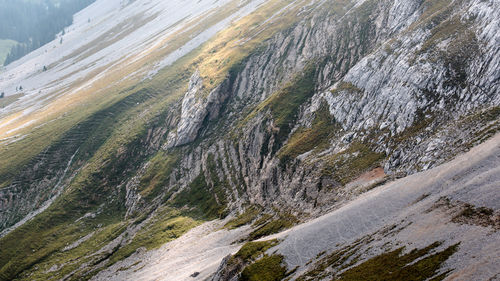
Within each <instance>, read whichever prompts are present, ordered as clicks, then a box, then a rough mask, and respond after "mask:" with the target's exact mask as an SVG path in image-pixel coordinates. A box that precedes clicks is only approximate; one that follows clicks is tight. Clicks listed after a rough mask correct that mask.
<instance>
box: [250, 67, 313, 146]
mask: <svg viewBox="0 0 500 281" xmlns="http://www.w3.org/2000/svg"><path fill="white" fill-rule="evenodd" d="M315 77H316V76H315V68H314V65H313V64H312V63H309V64H308V65H307V66H306V67H305V68H304V70H303V71H302V73H300V74H298V75H297V76H296V77H295V78H294V79H292V81H290V82H288V83H287V84H285V85H284V86H283V87H282V88H281V89H280V90H278V91H276V92H275V93H273V94H272V95H271V96H270V97H268V98H267V99H266V100H265V101H263V102H262V103H261V104H259V105H258V106H257V107H256V108H255V109H254V110H253V111H252V112H251V113H250V114H249V115H247V117H246V118H245V119H244V120H243V123H245V124H246V123H248V122H250V120H251V119H252V118H254V117H255V116H256V115H257V114H258V113H260V112H266V111H267V110H269V112H270V113H271V117H272V118H273V120H274V126H275V127H276V130H275V131H276V132H275V137H276V141H275V145H274V148H273V152H276V151H277V150H278V149H279V147H280V146H281V144H282V143H283V142H284V141H285V140H286V138H288V134H289V133H290V131H291V130H292V128H293V126H294V124H295V121H296V119H297V117H298V114H299V109H300V106H301V105H302V104H303V103H305V102H306V101H307V100H308V99H309V98H311V97H312V96H313V94H314V87H315Z"/></svg>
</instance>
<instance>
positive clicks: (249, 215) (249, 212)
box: [224, 205, 262, 229]
mask: <svg viewBox="0 0 500 281" xmlns="http://www.w3.org/2000/svg"><path fill="white" fill-rule="evenodd" d="M261 211H262V208H261V207H259V206H257V205H252V206H250V207H248V208H247V209H246V210H245V212H243V213H242V214H240V215H238V216H237V217H236V218H234V219H232V220H230V221H228V222H227V223H226V224H225V225H224V228H227V229H235V228H238V227H240V226H244V225H247V224H249V223H251V222H252V221H254V220H255V219H256V218H257V217H258V216H259V214H260V212H261Z"/></svg>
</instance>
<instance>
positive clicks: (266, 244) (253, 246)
mask: <svg viewBox="0 0 500 281" xmlns="http://www.w3.org/2000/svg"><path fill="white" fill-rule="evenodd" d="M277 244H278V241H277V240H269V241H257V242H247V243H246V244H245V245H243V246H242V247H241V249H240V250H239V251H238V252H237V253H236V254H235V255H234V256H233V258H240V259H242V260H243V261H245V262H250V261H253V260H256V259H257V258H259V257H260V256H261V255H263V254H264V253H265V252H266V251H267V250H268V249H270V248H272V247H274V246H275V245H277Z"/></svg>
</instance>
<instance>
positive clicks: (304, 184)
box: [167, 1, 500, 212]
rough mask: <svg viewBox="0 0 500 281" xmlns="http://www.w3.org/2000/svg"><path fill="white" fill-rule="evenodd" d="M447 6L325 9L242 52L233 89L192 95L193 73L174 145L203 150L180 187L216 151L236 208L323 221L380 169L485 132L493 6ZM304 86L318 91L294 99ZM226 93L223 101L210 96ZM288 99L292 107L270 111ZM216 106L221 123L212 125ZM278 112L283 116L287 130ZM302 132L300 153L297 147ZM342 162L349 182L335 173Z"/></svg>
mask: <svg viewBox="0 0 500 281" xmlns="http://www.w3.org/2000/svg"><path fill="white" fill-rule="evenodd" d="M445 2H446V1H443V2H440V3H428V2H415V1H383V2H378V1H361V2H358V3H356V4H354V3H352V6H351V7H350V9H349V11H348V12H347V13H345V14H342V13H341V14H337V11H335V10H334V9H333V10H332V9H331V6H329V4H328V3H326V4H323V6H321V8H317V9H312V10H311V11H309V13H308V16H306V17H305V18H304V19H303V20H302V21H301V22H299V23H297V24H296V25H295V26H294V27H292V28H290V29H288V30H286V31H284V32H282V33H279V34H277V35H276V36H274V37H273V38H272V39H271V40H269V41H268V42H266V43H265V45H264V46H263V47H261V50H260V51H259V52H258V53H257V54H254V55H252V56H250V57H248V58H247V59H246V61H245V62H244V64H243V65H242V67H241V71H240V72H239V73H238V74H237V75H236V77H235V78H234V79H230V78H228V80H231V81H230V83H229V82H228V81H226V82H225V83H229V84H230V86H229V89H228V87H221V88H216V89H215V90H214V91H213V92H212V93H210V95H209V97H208V98H203V97H199V98H198V99H197V98H196V94H195V92H196V87H197V86H195V85H196V83H201V82H199V79H201V78H199V75H198V73H195V74H194V75H193V77H192V81H191V82H190V85H189V90H188V92H187V93H186V95H185V97H184V99H183V102H182V114H181V120H180V122H179V125H178V129H177V131H176V133H175V134H176V137H175V141H174V138H172V141H170V140H169V145H168V146H167V148H172V147H174V146H179V145H185V144H187V143H189V142H190V141H193V140H194V139H195V138H197V137H198V139H199V140H200V141H201V142H200V141H198V142H199V144H197V148H196V149H193V150H191V149H185V150H183V154H184V155H185V157H183V160H181V165H180V166H181V167H182V169H179V170H177V171H176V172H174V173H176V176H175V178H180V179H181V186H187V184H188V183H189V182H190V181H189V180H188V181H186V180H185V179H194V178H195V177H196V176H197V175H198V173H199V172H200V171H202V172H204V173H206V176H207V177H208V174H209V172H208V168H207V164H206V159H207V158H208V157H209V156H210V155H212V156H213V157H214V159H215V160H216V161H215V162H216V163H217V164H216V166H217V171H218V176H219V177H220V178H223V179H227V182H228V183H229V185H230V186H231V188H230V189H229V190H228V191H227V192H228V194H227V196H228V197H233V198H236V199H235V200H232V203H233V204H236V205H241V204H242V202H247V201H250V202H252V203H258V204H264V205H266V204H274V205H284V206H288V207H289V208H293V209H295V210H307V211H306V212H317V211H318V210H321V205H327V206H329V204H331V202H333V201H336V200H344V199H346V198H345V197H346V194H345V193H346V192H347V191H346V190H345V189H344V188H343V187H342V186H344V185H345V183H347V182H349V181H351V180H354V179H356V178H357V177H358V176H361V175H362V174H363V173H364V172H368V171H369V170H371V169H374V168H376V167H377V166H381V167H383V168H384V170H385V173H387V174H389V175H394V176H401V175H405V174H411V173H414V172H416V171H421V170H425V169H429V168H431V167H434V166H436V165H438V164H440V163H443V162H444V161H446V160H448V159H450V158H451V157H452V156H454V155H456V154H457V153H459V152H460V151H464V150H466V149H467V148H468V147H470V146H471V145H473V144H474V143H475V142H476V141H478V140H480V139H481V138H483V137H484V134H490V135H491V133H492V132H494V131H496V130H497V128H498V122H497V116H498V105H499V103H500V96H499V91H498V86H497V85H498V79H499V72H498V66H499V61H498V57H499V47H498V44H496V43H495V42H497V41H498V40H499V39H498V34H497V33H494V32H491V30H492V29H495V26H497V25H498V20H496V18H497V16H498V15H497V14H498V9H497V8H498V7H497V6H498V3H494V2H474V1H466V2H452V1H449V2H446V3H445ZM325 7H329V8H330V9H326V8H325ZM298 76H300V77H299V78H297V77H298ZM197 81H198V82H197ZM301 84H310V85H308V86H309V87H310V89H309V90H307V91H304V92H300V90H297V89H299V88H300V87H301V86H303V85H301ZM199 85H201V84H199ZM198 87H201V86H198ZM293 91H298V92H300V93H298V94H297V93H294V92H293ZM227 95H228V96H229V98H228V101H227V102H225V98H222V99H221V98H218V99H216V101H215V102H213V101H210V97H212V96H224V97H225V96H227ZM297 95H301V96H297ZM198 96H201V95H200V94H198ZM288 99H290V101H288ZM294 99H295V100H297V101H298V102H297V103H294ZM280 103H283V104H286V106H288V107H289V108H288V109H287V110H289V111H293V112H291V113H290V112H285V113H283V112H280V111H279V110H281V109H275V108H279V105H280ZM188 104H189V105H190V106H187V105H188ZM322 106H326V107H327V109H328V112H329V115H330V118H331V119H332V120H333V121H332V122H333V123H334V125H332V126H331V127H329V129H330V130H331V131H330V132H328V133H327V136H328V137H329V139H327V140H323V141H324V142H325V143H323V144H321V145H319V146H317V145H315V144H314V142H318V141H317V140H315V138H314V136H311V135H306V136H304V135H303V134H302V132H303V131H304V130H312V135H314V134H317V135H319V137H320V138H321V137H323V135H321V134H323V133H324V132H321V131H314V130H318V129H319V128H317V127H316V126H315V125H314V124H313V123H314V119H315V118H324V116H321V117H318V116H319V115H320V113H319V112H320V111H321V110H322V109H323V107H322ZM222 107H223V108H222ZM294 107H295V108H294ZM221 108H222V109H221ZM220 110H222V114H221V116H220V117H219V118H218V119H217V120H215V121H214V119H213V118H209V120H212V121H209V120H208V121H207V120H205V119H206V117H207V115H208V114H209V112H212V113H213V114H214V115H215V116H218V115H219V114H218V113H219V111H220ZM242 112H243V113H245V112H247V114H246V115H241V113H242ZM282 114H285V115H286V114H288V115H286V116H285V117H286V118H285V119H286V120H285V122H286V123H284V122H283V121H281V120H280V118H282ZM203 121H207V122H206V123H205V124H203ZM280 122H281V124H277V123H280ZM202 124H203V125H204V127H203V126H202ZM171 134H172V133H171ZM297 136H298V137H299V138H302V140H300V139H299V144H295V143H293V142H296V137H297ZM306 138H309V139H306ZM300 142H312V143H310V144H308V143H300ZM294 146H296V147H294ZM301 146H302V147H301ZM303 146H305V147H306V148H304V147H303ZM294 149H295V150H297V152H294V153H291V155H292V156H293V157H290V158H286V160H287V161H286V162H284V161H283V159H285V156H289V155H286V154H287V151H289V150H292V152H293V150H294ZM288 154H290V153H288ZM339 156H341V157H344V158H346V159H350V160H349V161H351V163H349V164H344V163H343V162H348V161H340V160H338V159H336V158H338V157H339ZM358 156H359V157H358ZM367 158H368V159H367ZM363 161H365V162H366V161H368V163H361V162H363ZM332 162H333V163H332ZM357 162H359V163H357ZM344 166H347V168H348V169H350V170H351V171H352V174H350V175H349V176H346V175H342V174H338V173H342V172H343V171H344V169H345V168H344ZM336 168H337V169H338V171H336V170H335V169H336ZM182 182H184V183H183V184H182ZM172 185H173V186H177V182H176V184H172ZM241 187H243V188H244V190H245V191H244V192H238V189H240V188H241ZM351 188H352V186H351ZM240 198H241V199H243V200H240ZM284 206H281V207H284ZM299 206H300V208H297V207H299ZM304 207H305V208H304Z"/></svg>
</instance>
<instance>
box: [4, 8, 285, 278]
mask: <svg viewBox="0 0 500 281" xmlns="http://www.w3.org/2000/svg"><path fill="white" fill-rule="evenodd" d="M286 2H287V1H270V2H269V3H267V5H266V6H264V7H262V8H261V9H260V10H259V11H258V12H257V13H256V14H255V15H251V16H248V17H246V18H244V19H243V20H242V22H241V23H239V24H238V23H237V24H235V25H233V26H232V27H230V28H229V29H228V30H226V31H224V32H223V34H224V36H220V35H219V36H217V37H216V39H215V40H213V41H211V42H209V43H207V44H205V45H204V46H203V47H201V48H198V49H196V50H195V51H193V52H192V53H191V54H189V55H188V56H186V57H184V58H182V59H181V60H179V61H178V62H176V63H175V64H174V65H173V66H172V67H170V68H167V69H165V70H163V71H162V72H161V73H160V74H159V75H157V76H155V78H154V79H153V80H151V81H146V82H144V83H141V84H139V85H137V86H135V87H133V88H129V89H128V90H126V91H119V92H118V93H116V92H112V93H110V97H109V98H107V99H105V101H104V102H101V103H98V104H96V105H95V106H92V107H89V106H88V104H87V106H86V108H87V110H86V111H84V112H72V113H70V114H74V115H73V116H71V117H72V118H68V119H66V120H70V121H67V123H65V122H66V121H64V120H63V121H56V122H54V124H52V125H50V126H45V127H43V128H44V129H42V130H40V131H42V132H37V134H47V136H48V135H50V136H49V143H56V142H57V140H58V139H59V138H61V135H60V134H55V136H52V134H53V133H54V132H56V131H57V132H67V131H68V130H69V129H70V128H74V127H75V125H74V124H75V123H76V124H78V123H80V124H85V121H88V120H89V117H86V116H93V115H95V114H96V113H98V112H102V111H104V112H106V110H107V109H109V108H113V106H115V107H116V106H117V107H125V108H123V110H122V111H120V112H121V113H120V114H118V115H117V116H114V117H112V118H110V119H109V120H107V121H106V122H105V124H103V125H102V126H101V127H99V126H98V127H97V130H96V131H95V133H96V134H97V135H96V137H97V138H98V139H99V140H98V141H97V142H94V143H93V140H87V143H86V144H83V145H82V149H84V151H87V152H89V154H90V155H89V156H87V157H89V158H88V161H87V164H86V165H85V167H84V168H83V169H82V170H81V171H80V172H79V173H78V175H77V176H76V177H75V178H74V180H73V181H72V183H71V185H70V186H69V187H68V188H67V190H66V191H65V192H64V194H63V195H62V196H61V197H60V198H59V199H58V200H56V202H55V203H54V204H53V205H52V206H51V207H50V208H49V209H48V210H47V211H45V212H44V213H42V214H40V215H39V216H37V217H36V218H35V219H34V220H32V221H30V222H28V223H27V224H25V225H23V226H22V227H20V228H18V229H17V230H15V231H14V232H12V233H10V234H9V235H7V236H6V237H4V238H2V239H1V240H0V248H2V252H1V253H0V279H2V280H8V279H12V278H14V277H20V278H27V276H28V273H29V274H35V275H36V276H40V277H42V276H44V278H49V279H50V278H56V277H57V276H59V277H61V274H62V273H63V272H65V273H67V272H68V271H69V269H71V268H74V267H75V265H79V264H82V263H83V262H85V261H86V260H85V259H84V258H81V252H78V251H82V249H80V248H76V249H74V250H71V251H70V252H73V251H75V252H73V254H74V256H73V258H76V261H75V262H74V263H71V264H66V265H64V266H62V268H63V269H60V270H59V271H58V272H57V273H54V272H51V273H50V274H49V273H46V274H43V272H44V270H43V269H45V270H47V269H48V268H50V266H51V265H55V264H59V263H60V262H61V258H60V255H61V254H62V253H63V252H62V251H61V249H62V248H64V247H65V246H67V245H68V244H71V243H72V242H74V241H76V240H78V239H79V238H80V237H82V236H85V235H88V234H89V233H92V232H93V231H95V230H96V229H98V230H99V233H109V235H108V236H107V237H106V239H104V240H105V241H103V242H102V243H100V244H99V243H98V241H100V240H102V238H99V237H97V236H96V237H95V238H94V237H93V238H91V241H94V242H89V243H90V244H91V245H92V246H89V247H88V248H87V249H85V250H84V252H86V253H91V252H92V251H95V249H97V248H98V247H97V244H99V245H101V246H102V245H103V244H105V242H109V241H110V240H112V239H113V238H114V237H117V236H118V235H119V234H120V233H121V232H122V231H123V230H124V229H125V228H124V227H125V226H124V225H122V219H123V214H124V209H123V200H124V190H123V188H117V186H118V185H119V183H120V182H121V180H122V179H123V178H126V177H128V176H130V175H132V174H133V173H134V169H137V167H138V166H139V165H138V163H140V162H142V161H144V160H145V156H144V155H141V154H140V153H138V151H139V150H140V143H141V139H142V138H143V137H144V136H145V134H146V132H147V130H146V128H148V127H149V126H151V125H152V123H151V122H154V120H155V118H157V117H158V116H161V115H162V114H163V112H165V111H167V110H168V108H169V104H171V103H172V102H174V101H177V100H178V99H179V98H180V97H181V96H182V94H183V92H184V90H185V86H186V85H187V80H188V78H189V75H190V73H192V72H193V71H194V69H195V68H201V69H203V67H204V66H205V65H206V64H207V62H206V61H207V60H210V59H212V58H213V57H214V56H218V55H220V56H224V57H226V58H227V61H229V62H226V63H225V64H224V67H222V68H221V70H220V72H216V73H215V74H214V75H215V76H214V78H213V79H221V77H225V75H227V71H228V70H229V69H230V68H231V67H232V66H233V65H234V64H236V63H237V62H239V61H240V60H241V58H243V57H245V56H247V55H248V54H249V53H250V52H251V51H252V50H253V49H254V48H255V47H256V46H257V45H258V44H259V43H260V42H262V41H263V40H265V39H266V38H269V36H271V35H272V34H273V32H275V31H277V30H280V29H281V28H283V26H284V24H288V25H289V24H291V23H292V22H293V20H288V21H277V23H269V25H270V26H271V28H268V29H266V32H262V33H259V36H256V37H254V39H253V40H251V41H250V42H248V44H245V45H244V47H242V48H227V49H226V48H223V49H221V50H220V52H222V54H219V53H218V51H215V52H214V51H213V46H214V45H215V46H217V45H218V44H223V43H224V42H223V41H224V40H232V41H237V40H239V39H240V38H241V37H244V36H247V35H250V34H251V33H252V31H251V30H250V28H249V26H246V24H245V23H248V22H251V21H253V22H260V20H261V17H262V16H270V15H272V14H273V13H274V12H275V11H276V10H278V9H279V8H281V7H283V6H284V5H285V4H286ZM242 28H243V30H241V29H242ZM221 38H222V39H221ZM205 73H207V72H205ZM208 81H210V79H208ZM112 90H114V91H116V90H117V89H112ZM145 92H146V93H148V94H147V96H146V97H142V98H140V97H141V95H143V94H144V93H145ZM127 97H131V98H132V100H134V99H135V98H140V101H139V102H138V104H137V105H136V106H132V107H130V106H129V105H130V104H131V103H125V102H121V100H123V99H124V98H127ZM82 108H83V106H82ZM115 110H116V108H115V109H114V110H113V111H115ZM137 116H141V117H140V118H138V117H137ZM90 119H92V117H90ZM104 127H106V128H108V129H107V131H106V130H105V128H104ZM109 128H113V129H112V130H109ZM38 136H40V135H29V136H28V139H27V140H26V141H20V142H18V143H16V144H15V145H14V146H10V147H9V149H8V150H4V151H3V152H2V154H3V155H7V156H8V157H6V158H7V160H6V161H8V159H12V158H13V157H16V156H15V155H14V154H15V153H14V152H19V151H23V148H27V147H28V148H30V147H32V146H33V145H34V144H35V146H36V144H37V142H38V141H40V140H39V138H37V137H38ZM43 136H44V135H42V137H43ZM47 136H46V137H47ZM42 139H43V141H47V138H42ZM91 148H94V149H96V148H97V150H95V151H92V149H91ZM123 151H125V153H126V156H127V157H117V156H118V155H121V156H123V155H122V154H123V153H124V152H123ZM35 154H36V151H35V152H31V153H28V154H26V155H24V156H23V155H21V157H19V155H17V158H18V159H19V158H21V160H18V161H17V163H18V164H17V165H8V166H11V167H10V169H9V170H7V171H5V170H4V171H0V172H2V173H4V174H9V173H14V174H15V169H13V168H12V167H13V166H14V167H19V166H22V165H23V164H25V163H27V161H29V159H30V155H35ZM79 155H80V156H77V157H83V156H81V155H84V153H83V152H82V153H79ZM123 159H126V161H125V160H123ZM2 160H5V158H3V159H2ZM82 160H86V159H82ZM14 162H15V161H14ZM119 171H120V172H119ZM121 171H125V172H121ZM152 182H155V181H154V176H153V181H152ZM151 184H152V185H154V183H151ZM155 189H156V188H155V187H154V186H144V187H143V190H142V191H143V192H145V193H147V194H149V193H151V192H152V191H154V190H155ZM153 193H154V192H153ZM104 202H107V203H106V204H104V205H102V203H104ZM96 210H99V214H98V215H97V216H96V217H95V218H86V219H83V220H80V221H79V222H80V223H75V220H76V219H77V218H79V217H81V216H83V215H84V214H85V213H87V212H94V211H96ZM188 225H191V227H192V226H194V225H196V223H195V221H191V222H188ZM181 228H182V229H186V228H185V227H181ZM188 228H189V227H188ZM35 233H36V234H35ZM96 243H97V244H96ZM148 243H149V242H148ZM84 244H85V245H87V244H88V243H84ZM135 244H136V245H135V246H133V247H131V249H129V250H127V251H126V252H127V253H130V251H132V250H133V249H135V248H137V247H139V246H141V245H142V244H143V243H142V242H137V243H135ZM73 254H71V255H73ZM71 255H70V256H71ZM125 256H126V255H125ZM41 263H43V265H44V267H43V268H40V267H38V266H36V267H35V266H34V265H36V264H37V265H40V264H41ZM68 266H69V267H68ZM67 267H68V268H67ZM79 274H83V273H79ZM75 276H79V275H78V274H77V275H75ZM80 276H81V275H80ZM74 278H78V277H74Z"/></svg>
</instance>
